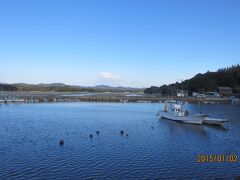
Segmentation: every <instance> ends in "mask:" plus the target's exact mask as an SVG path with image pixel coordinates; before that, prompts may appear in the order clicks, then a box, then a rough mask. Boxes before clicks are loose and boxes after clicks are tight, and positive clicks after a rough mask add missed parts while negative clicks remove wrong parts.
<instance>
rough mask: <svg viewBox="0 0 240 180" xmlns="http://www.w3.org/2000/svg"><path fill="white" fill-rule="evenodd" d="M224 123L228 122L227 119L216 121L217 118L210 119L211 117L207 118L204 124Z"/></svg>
mask: <svg viewBox="0 0 240 180" xmlns="http://www.w3.org/2000/svg"><path fill="white" fill-rule="evenodd" d="M224 122H227V119H215V118H209V117H205V118H204V119H203V123H204V124H211V125H223V124H224Z"/></svg>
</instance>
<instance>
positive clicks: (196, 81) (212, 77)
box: [144, 64, 240, 94]
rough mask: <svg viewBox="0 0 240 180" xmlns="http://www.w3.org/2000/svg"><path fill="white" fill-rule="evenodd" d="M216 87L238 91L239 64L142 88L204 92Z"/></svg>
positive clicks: (149, 92)
mask: <svg viewBox="0 0 240 180" xmlns="http://www.w3.org/2000/svg"><path fill="white" fill-rule="evenodd" d="M217 87H231V88H232V89H233V92H234V93H240V65H239V64H237V65H233V66H231V67H227V68H222V69H219V70H218V71H216V72H209V71H208V72H206V73H204V74H200V73H199V74H197V75H195V76H194V77H193V78H191V79H188V80H185V81H183V82H182V83H178V82H176V83H173V84H170V85H163V86H161V87H154V86H152V87H150V88H146V89H145V90H144V93H147V94H152V93H162V94H165V93H166V92H167V91H171V90H173V89H181V88H183V89H186V90H189V91H190V92H194V91H195V92H196V91H199V92H205V91H213V90H217Z"/></svg>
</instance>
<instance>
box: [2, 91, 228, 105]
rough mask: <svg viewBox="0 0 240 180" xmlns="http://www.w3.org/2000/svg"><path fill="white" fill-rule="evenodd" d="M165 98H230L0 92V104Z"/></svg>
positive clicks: (213, 100)
mask: <svg viewBox="0 0 240 180" xmlns="http://www.w3.org/2000/svg"><path fill="white" fill-rule="evenodd" d="M166 100H175V101H184V102H188V103H199V102H200V103H204V104H230V103H232V100H231V98H229V97H226V98H210V97H206V98H197V97H192V96H187V97H176V96H170V97H166V96H157V95H146V94H142V93H136V94H133V93H132V94H130V93H127V92H118V93H109V92H106V93H88V92H74V93H72V92H6V91H4V92H1V96H0V104H4V103H42V102H49V103H54V102H114V103H159V102H163V101H166Z"/></svg>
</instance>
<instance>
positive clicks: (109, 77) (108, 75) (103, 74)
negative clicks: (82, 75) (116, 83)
mask: <svg viewBox="0 0 240 180" xmlns="http://www.w3.org/2000/svg"><path fill="white" fill-rule="evenodd" d="M99 76H100V77H101V78H103V79H106V80H119V79H120V77H119V76H117V75H114V74H112V73H110V72H100V74H99Z"/></svg>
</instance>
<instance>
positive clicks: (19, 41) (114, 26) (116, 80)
mask: <svg viewBox="0 0 240 180" xmlns="http://www.w3.org/2000/svg"><path fill="white" fill-rule="evenodd" d="M239 9H240V1H238V0H181V1H180V0H175V1H174V0H156V1H154V0H116V1H113V0H109V1H105V0H85V1H83V0H40V1H34V0H28V1H27V0H21V1H19V0H15V1H13V0H5V1H3V0H2V1H0V63H1V70H0V82H5V83H16V82H25V83H53V82H63V83H66V84H75V85H86V86H87V85H98V84H106V85H112V86H119V85H123V86H133V87H148V86H150V85H156V86H160V85H162V84H164V83H172V82H175V81H179V80H181V79H187V78H190V77H192V76H193V75H195V74H197V73H199V72H200V73H204V72H206V71H207V70H210V71H215V70H217V69H218V68H221V67H226V66H230V65H232V64H237V63H239V62H240V11H239Z"/></svg>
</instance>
